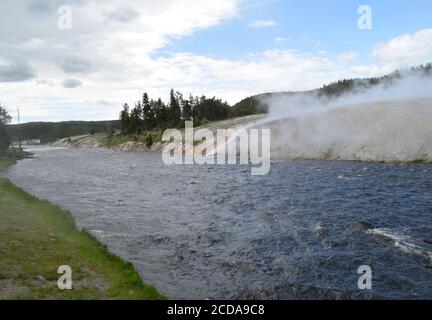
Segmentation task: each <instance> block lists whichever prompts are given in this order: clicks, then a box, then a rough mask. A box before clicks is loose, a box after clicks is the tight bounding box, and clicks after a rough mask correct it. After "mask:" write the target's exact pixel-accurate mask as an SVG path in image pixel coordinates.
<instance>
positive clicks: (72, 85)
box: [62, 79, 82, 89]
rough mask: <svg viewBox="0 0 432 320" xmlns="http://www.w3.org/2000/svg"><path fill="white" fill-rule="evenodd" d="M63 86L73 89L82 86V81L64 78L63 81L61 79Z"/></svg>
mask: <svg viewBox="0 0 432 320" xmlns="http://www.w3.org/2000/svg"><path fill="white" fill-rule="evenodd" d="M62 84H63V87H65V88H67V89H73V88H76V87H79V86H82V82H81V81H80V80H77V79H66V80H65V81H63V83H62Z"/></svg>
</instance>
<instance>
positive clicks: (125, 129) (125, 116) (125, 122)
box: [120, 103, 130, 135]
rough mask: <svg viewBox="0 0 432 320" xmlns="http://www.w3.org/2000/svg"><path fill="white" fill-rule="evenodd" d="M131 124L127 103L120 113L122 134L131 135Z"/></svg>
mask: <svg viewBox="0 0 432 320" xmlns="http://www.w3.org/2000/svg"><path fill="white" fill-rule="evenodd" d="M129 122H130V116H129V105H128V104H127V103H125V104H124V105H123V110H122V111H121V112H120V125H121V132H122V134H124V135H127V134H129V133H130V131H129Z"/></svg>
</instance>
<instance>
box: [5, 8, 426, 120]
mask: <svg viewBox="0 0 432 320" xmlns="http://www.w3.org/2000/svg"><path fill="white" fill-rule="evenodd" d="M431 12H432V1H430V0H410V1H391V0H368V1H367V0H361V1H355V0H327V1H324V0H302V1H300V0H299V1H292V0H157V1H154V0H152V1H150V0H141V1H137V0H103V1H102V0H100V1H98V0H2V1H1V2H0V102H1V103H2V105H3V106H6V108H7V109H8V110H9V112H10V113H11V115H12V116H13V117H14V122H16V108H17V107H18V106H19V107H20V111H21V115H22V121H23V122H29V121H64V120H110V119H116V118H118V114H119V111H120V109H121V107H122V105H123V104H124V103H129V104H130V105H134V104H135V102H136V101H138V100H139V99H140V96H141V95H142V93H143V92H148V93H149V94H150V96H152V97H154V98H157V97H162V98H163V99H164V100H167V99H168V95H169V90H170V89H171V88H174V89H176V90H178V91H181V92H183V93H184V94H185V95H189V94H193V95H202V94H205V95H207V96H217V97H220V98H222V99H224V100H227V101H228V102H229V103H231V104H234V103H236V102H238V101H240V100H241V99H243V98H245V97H247V96H251V95H255V94H260V93H264V92H277V91H297V90H309V89H314V88H317V87H320V86H322V85H324V84H326V83H330V82H332V81H337V80H340V79H344V78H354V77H370V76H380V75H384V74H387V73H390V72H392V71H394V70H395V69H397V68H407V67H411V66H414V65H418V64H423V63H426V62H430V61H432V19H431Z"/></svg>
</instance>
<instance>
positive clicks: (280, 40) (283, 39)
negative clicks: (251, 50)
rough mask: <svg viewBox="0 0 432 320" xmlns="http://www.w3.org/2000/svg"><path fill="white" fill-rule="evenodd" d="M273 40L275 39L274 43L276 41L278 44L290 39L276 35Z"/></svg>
mask: <svg viewBox="0 0 432 320" xmlns="http://www.w3.org/2000/svg"><path fill="white" fill-rule="evenodd" d="M274 41H275V42H276V43H278V44H281V43H285V42H288V41H290V39H288V38H284V37H276V38H275V39H274Z"/></svg>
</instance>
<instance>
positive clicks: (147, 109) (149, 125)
mask: <svg viewBox="0 0 432 320" xmlns="http://www.w3.org/2000/svg"><path fill="white" fill-rule="evenodd" d="M142 105H143V117H142V118H143V120H144V128H145V130H150V129H153V127H154V117H155V114H154V109H153V106H152V103H151V101H150V99H149V96H148V94H147V93H144V94H143V104H142Z"/></svg>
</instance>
